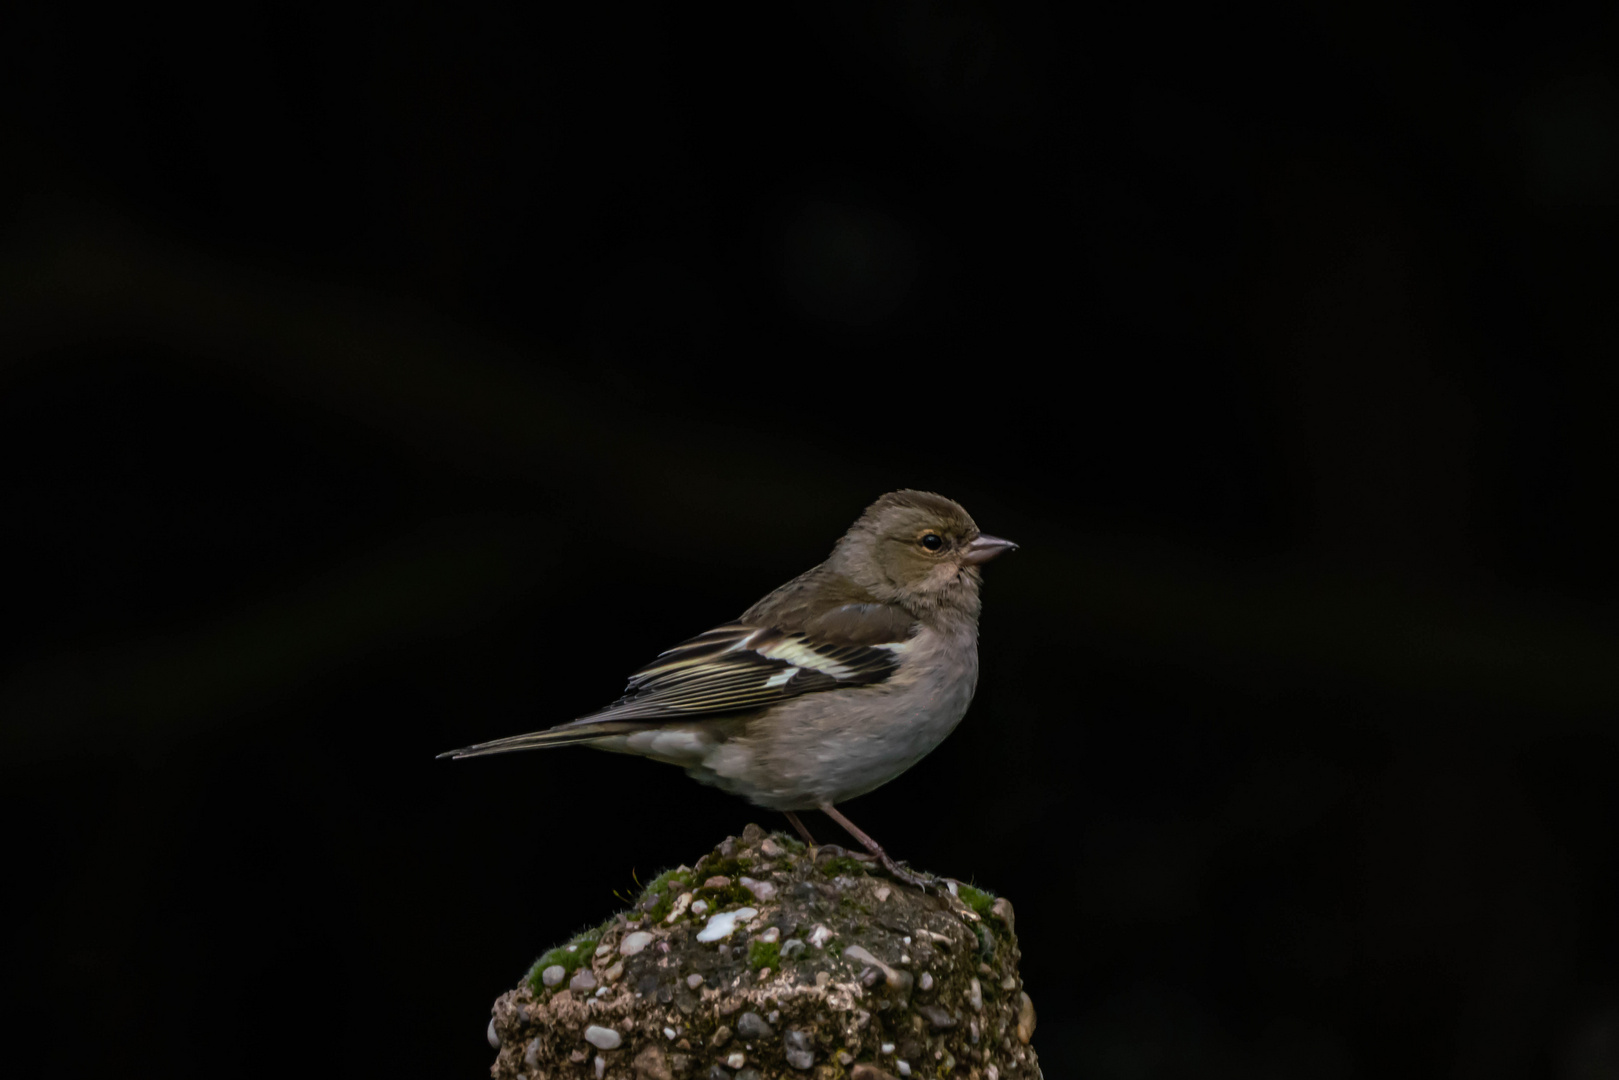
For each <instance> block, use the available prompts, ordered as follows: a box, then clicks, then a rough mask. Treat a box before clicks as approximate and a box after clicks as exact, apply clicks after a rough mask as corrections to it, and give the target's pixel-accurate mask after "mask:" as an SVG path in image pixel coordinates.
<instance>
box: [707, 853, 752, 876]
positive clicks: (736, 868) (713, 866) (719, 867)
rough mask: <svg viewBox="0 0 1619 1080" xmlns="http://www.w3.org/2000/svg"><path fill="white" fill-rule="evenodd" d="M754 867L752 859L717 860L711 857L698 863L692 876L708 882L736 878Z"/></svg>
mask: <svg viewBox="0 0 1619 1080" xmlns="http://www.w3.org/2000/svg"><path fill="white" fill-rule="evenodd" d="M752 866H753V860H752V859H726V858H718V859H716V858H713V857H712V856H710V857H708V858H705V859H704V860H703V861H702V862H700V863H698V864H697V869H696V870H694V871H693V872H692V874H693V877H694V878H697V879H702V880H705V881H706V880H707V879H708V878H711V877H720V876H723V877H736V876H737V875H738V874H740V873H742V872H744V871H746V870H747V869H749V868H750V867H752Z"/></svg>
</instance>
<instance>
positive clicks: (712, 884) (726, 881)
mask: <svg viewBox="0 0 1619 1080" xmlns="http://www.w3.org/2000/svg"><path fill="white" fill-rule="evenodd" d="M730 884H731V879H730V878H728V877H726V876H725V875H724V874H715V875H714V876H713V877H711V878H709V879H708V880H707V881H705V882H703V883H702V884H701V885H699V886H698V888H700V889H723V888H726V887H727V886H729V885H730Z"/></svg>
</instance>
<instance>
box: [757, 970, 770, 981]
mask: <svg viewBox="0 0 1619 1080" xmlns="http://www.w3.org/2000/svg"><path fill="white" fill-rule="evenodd" d="M768 978H770V969H769V968H767V967H762V968H760V969H759V981H760V982H764V981H765V980H766V979H768Z"/></svg>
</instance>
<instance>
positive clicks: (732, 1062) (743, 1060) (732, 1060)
mask: <svg viewBox="0 0 1619 1080" xmlns="http://www.w3.org/2000/svg"><path fill="white" fill-rule="evenodd" d="M747 1063H748V1056H747V1055H746V1054H744V1053H743V1052H742V1051H740V1050H738V1051H737V1052H736V1053H734V1054H732V1055H731V1056H730V1057H728V1058H726V1059H725V1064H727V1065H729V1066H730V1067H731V1068H733V1069H740V1068H741V1067H742V1066H744V1065H746V1064H747Z"/></svg>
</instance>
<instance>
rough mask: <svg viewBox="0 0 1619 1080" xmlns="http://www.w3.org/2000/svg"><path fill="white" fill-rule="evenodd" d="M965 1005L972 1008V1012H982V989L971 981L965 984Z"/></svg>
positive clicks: (976, 981)
mask: <svg viewBox="0 0 1619 1080" xmlns="http://www.w3.org/2000/svg"><path fill="white" fill-rule="evenodd" d="M967 1004H969V1005H971V1006H972V1007H973V1012H983V1011H984V988H983V987H981V986H979V985H978V980H977V979H973V980H971V981H970V982H968V983H967Z"/></svg>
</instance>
